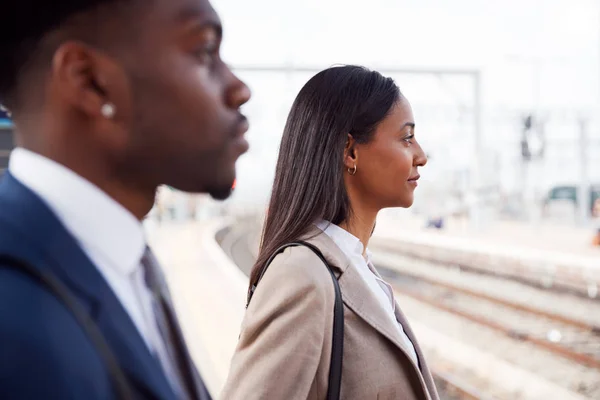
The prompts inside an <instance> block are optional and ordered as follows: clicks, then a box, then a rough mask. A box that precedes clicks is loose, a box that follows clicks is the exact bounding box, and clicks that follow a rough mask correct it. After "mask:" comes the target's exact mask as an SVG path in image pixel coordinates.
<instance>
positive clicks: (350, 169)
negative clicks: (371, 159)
mask: <svg viewBox="0 0 600 400" xmlns="http://www.w3.org/2000/svg"><path fill="white" fill-rule="evenodd" d="M348 173H349V174H350V175H353V176H354V175H356V164H354V168H348Z"/></svg>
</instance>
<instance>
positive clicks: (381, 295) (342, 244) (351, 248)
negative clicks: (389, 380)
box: [316, 221, 418, 365]
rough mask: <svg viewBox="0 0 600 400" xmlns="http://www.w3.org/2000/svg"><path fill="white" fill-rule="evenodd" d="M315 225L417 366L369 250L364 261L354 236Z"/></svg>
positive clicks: (325, 224)
mask: <svg viewBox="0 0 600 400" xmlns="http://www.w3.org/2000/svg"><path fill="white" fill-rule="evenodd" d="M316 225H317V227H319V229H321V230H322V231H323V232H324V233H325V234H326V235H327V236H329V237H330V238H331V240H333V242H334V243H335V244H336V245H337V246H338V247H339V248H340V249H341V250H342V251H343V252H344V254H346V256H348V258H349V259H350V263H351V265H350V266H351V267H352V268H356V270H357V271H358V273H359V274H360V276H361V277H362V278H363V279H364V281H365V283H366V284H367V286H368V287H369V289H370V290H371V293H372V294H373V296H375V298H376V299H377V300H378V302H379V304H380V305H381V307H383V309H384V310H385V312H386V314H387V315H388V316H389V317H390V318H391V319H392V321H393V322H395V325H396V326H397V327H398V330H399V331H400V336H401V337H402V339H403V340H404V342H405V343H406V345H407V347H408V349H409V350H410V354H409V355H410V357H411V358H412V359H413V361H414V362H415V364H417V365H418V358H417V353H416V352H415V347H414V345H413V344H412V342H411V341H410V339H409V338H408V336H407V335H406V333H405V332H404V328H403V327H402V324H401V323H400V322H398V320H397V319H396V314H395V308H396V301H395V299H394V291H393V289H392V287H391V286H390V285H389V284H388V283H387V282H385V281H384V280H382V279H380V278H379V277H378V276H377V275H375V273H374V269H375V267H374V266H373V263H372V262H371V252H370V251H369V249H367V251H366V254H367V259H366V260H365V258H364V257H363V250H364V246H363V244H362V243H361V241H360V240H359V239H358V238H357V237H356V236H354V235H353V234H351V233H350V232H348V231H346V230H345V229H343V228H341V227H339V226H337V225H335V224H332V223H330V222H328V221H320V222H318V223H317V224H316Z"/></svg>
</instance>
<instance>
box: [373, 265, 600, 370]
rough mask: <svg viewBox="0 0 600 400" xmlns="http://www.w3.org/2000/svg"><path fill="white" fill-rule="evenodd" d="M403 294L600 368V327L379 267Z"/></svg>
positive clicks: (404, 272) (426, 278)
mask: <svg viewBox="0 0 600 400" xmlns="http://www.w3.org/2000/svg"><path fill="white" fill-rule="evenodd" d="M378 269H379V271H380V272H381V273H382V274H383V275H385V276H386V278H387V279H389V282H390V284H391V285H392V286H393V287H394V289H395V290H397V291H399V292H400V293H402V294H404V295H407V296H410V297H412V298H414V299H416V300H418V301H421V302H424V303H427V304H429V305H431V306H433V307H435V308H438V309H441V310H444V311H447V312H449V313H452V314H454V315H458V316H460V317H462V318H465V319H468V320H470V321H473V322H475V323H477V324H480V325H484V326H486V327H488V328H491V329H493V330H496V331H499V332H501V333H503V334H505V335H507V336H509V337H511V338H514V339H516V340H521V341H526V342H529V343H531V344H533V345H535V346H538V347H541V348H543V349H545V350H547V351H550V352H552V353H554V354H556V355H559V356H561V357H564V358H567V359H570V360H573V361H575V362H577V363H580V364H582V365H586V366H588V367H591V368H596V369H600V327H598V326H595V325H592V324H589V323H586V322H583V321H579V320H575V319H572V318H569V317H567V316H564V315H559V314H554V313H550V312H548V311H544V310H539V309H536V308H534V307H530V306H528V305H525V304H521V303H517V302H512V301H510V300H507V299H501V298H498V297H495V296H491V295H489V294H486V293H482V292H477V291H474V290H471V289H468V288H464V287H459V286H456V285H452V284H449V283H447V282H443V281H440V280H436V279H433V278H431V277H425V276H422V275H415V274H411V273H408V272H407V271H402V272H400V271H398V270H397V269H395V268H389V267H382V266H379V267H378Z"/></svg>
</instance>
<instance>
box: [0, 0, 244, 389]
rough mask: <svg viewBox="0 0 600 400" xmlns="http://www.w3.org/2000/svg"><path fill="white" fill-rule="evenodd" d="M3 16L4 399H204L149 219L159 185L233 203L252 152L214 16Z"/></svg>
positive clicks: (16, 4) (142, 5)
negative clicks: (6, 141)
mask: <svg viewBox="0 0 600 400" xmlns="http://www.w3.org/2000/svg"><path fill="white" fill-rule="evenodd" d="M6 3H7V4H4V5H3V6H2V13H1V14H0V24H1V25H2V26H5V27H10V30H9V31H10V33H8V34H7V36H3V37H0V54H1V55H2V63H0V103H2V104H3V105H4V106H6V108H7V109H9V110H10V112H11V114H12V119H13V121H14V123H15V132H16V143H17V148H16V149H15V150H14V151H13V154H12V156H11V160H10V164H9V170H8V173H6V174H5V176H4V178H3V179H2V182H1V183H0V260H1V261H0V398H2V399H60V400H66V399H85V400H92V399H116V398H136V399H146V398H148V399H161V400H174V399H203V400H204V399H208V398H209V397H210V396H209V394H208V392H207V390H206V388H205V386H204V383H203V381H202V379H201V377H200V376H199V375H198V373H197V370H196V368H195V366H194V365H193V363H192V361H191V359H190V357H189V353H188V351H187V347H186V345H185V342H184V340H183V337H182V335H181V331H180V329H179V324H178V321H177V316H176V314H175V312H174V310H173V307H172V304H171V302H170V297H169V293H168V289H167V288H166V286H165V283H164V279H163V277H162V274H161V269H160V267H159V266H158V264H157V262H156V260H155V259H154V257H153V255H152V252H151V251H150V249H149V248H148V247H147V246H146V241H145V238H144V233H143V230H142V225H141V222H140V221H141V220H142V218H143V217H144V216H145V215H146V214H147V213H148V211H149V210H150V209H151V208H152V205H153V203H154V196H155V193H156V189H157V187H158V186H159V185H162V184H166V185H170V186H172V187H174V188H176V189H179V190H184V191H189V192H204V193H209V194H211V195H212V196H213V197H214V198H217V199H223V198H225V197H227V196H228V195H229V194H230V192H231V187H232V183H233V182H234V179H235V162H236V160H237V158H238V157H239V156H240V155H241V154H242V153H244V152H245V151H246V150H247V148H248V143H247V142H246V141H245V139H244V138H243V134H244V133H245V131H246V130H247V128H248V126H247V122H246V119H245V117H243V115H242V114H241V113H240V111H239V108H240V106H241V105H242V104H244V103H245V102H246V101H248V99H249V97H250V93H249V89H248V88H247V87H246V86H245V85H244V84H243V83H242V82H241V81H240V80H239V79H238V78H237V77H236V76H234V75H233V74H232V72H231V71H230V70H229V68H228V67H227V66H226V65H225V64H224V63H223V61H222V60H221V58H220V56H219V48H220V43H221V35H222V29H221V24H220V21H219V19H218V16H217V15H216V13H215V11H214V10H213V9H212V7H211V6H210V4H209V3H208V1H207V0H153V1H139V0H63V1H59V2H49V1H47V0H8V1H7V2H6ZM26 266H29V267H27V268H32V270H33V271H34V272H35V273H32V272H27V271H26ZM38 275H41V276H43V277H46V278H47V279H50V280H53V281H54V282H57V284H58V286H60V287H61V288H62V289H61V290H63V292H64V291H66V293H67V297H68V298H70V299H71V301H72V302H73V303H74V305H75V309H77V310H79V312H80V313H81V314H83V315H84V316H85V317H87V319H88V325H89V324H90V323H91V324H92V325H93V327H95V329H97V331H98V332H99V333H100V335H99V336H100V337H101V338H100V339H101V340H100V339H98V338H96V339H94V337H93V335H90V333H89V332H88V331H86V330H85V329H84V327H85V326H86V325H85V324H83V323H81V321H80V320H78V319H77V317H76V315H77V314H76V313H75V311H73V309H71V308H69V307H68V306H67V305H66V303H65V301H63V300H62V299H61V298H59V296H58V295H57V294H56V292H55V291H54V290H51V289H50V288H49V287H48V286H46V285H44V284H42V283H41V281H40V280H38V278H37V276H38ZM98 343H104V344H105V345H107V348H108V349H104V350H103V348H102V346H99V345H98ZM107 354H108V356H107ZM111 357H112V361H113V363H111V362H110V360H111ZM114 361H116V363H115V362H114ZM115 371H118V373H115ZM115 377H117V378H119V379H117V378H115ZM124 388H126V389H127V390H125V389H124Z"/></svg>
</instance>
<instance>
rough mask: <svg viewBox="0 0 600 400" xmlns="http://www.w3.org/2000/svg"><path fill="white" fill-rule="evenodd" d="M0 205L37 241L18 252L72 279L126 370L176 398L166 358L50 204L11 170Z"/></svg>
mask: <svg viewBox="0 0 600 400" xmlns="http://www.w3.org/2000/svg"><path fill="white" fill-rule="evenodd" d="M0 210H2V212H0V218H1V219H2V220H3V221H4V222H6V223H8V224H10V225H12V226H13V227H14V229H15V230H16V231H18V232H19V233H20V234H22V235H23V236H24V237H25V238H26V239H27V240H28V241H29V242H30V243H31V247H32V249H33V251H31V252H29V251H27V252H24V253H23V254H19V255H18V256H19V257H22V258H23V259H24V260H26V261H29V262H30V263H32V264H33V265H34V266H35V267H38V268H40V269H45V270H46V271H47V272H50V273H52V274H53V275H55V276H56V277H57V278H59V279H60V280H61V281H62V282H63V283H65V284H66V285H67V287H68V288H69V289H70V290H71V291H72V294H73V295H75V297H76V299H77V300H79V302H80V304H81V305H82V306H83V307H84V308H85V309H86V310H87V311H88V312H89V313H90V315H92V317H93V318H94V319H95V321H96V323H97V325H98V327H99V328H100V331H101V332H102V333H103V335H104V338H105V339H106V341H107V342H108V344H109V346H110V348H111V350H112V351H113V353H114V354H115V356H116V357H117V359H118V360H119V363H120V365H121V367H122V368H123V369H124V371H125V372H126V373H127V374H128V375H129V376H130V377H131V378H132V379H133V380H134V381H135V382H136V383H137V384H138V385H140V386H141V387H143V388H144V389H145V390H147V391H148V392H150V393H152V395H153V396H154V397H156V398H159V399H165V400H166V399H172V398H174V397H175V396H174V394H173V392H172V390H171V388H170V385H169V383H168V381H167V380H166V377H165V375H164V373H162V370H161V368H160V364H159V363H158V361H157V360H156V359H155V358H154V357H153V356H152V355H151V354H150V351H149V350H148V348H147V347H146V345H145V342H144V341H143V339H142V337H141V335H140V334H139V332H138V330H137V328H136V327H135V325H134V323H133V322H132V320H131V318H130V317H129V315H128V314H127V312H126V311H125V309H124V308H123V306H122V305H121V303H120V302H119V300H118V299H117V297H116V296H115V294H114V293H113V292H112V290H111V289H110V287H109V286H108V284H107V283H106V281H105V280H104V278H103V277H102V275H101V274H100V272H99V271H98V269H97V268H96V266H95V265H94V264H93V263H92V262H91V261H90V259H89V258H88V257H87V255H86V254H85V253H84V252H83V250H82V249H81V248H80V247H79V245H78V243H77V241H76V240H75V239H74V238H73V237H72V236H71V234H70V233H69V232H68V231H67V230H66V228H65V227H64V226H63V225H62V224H61V223H60V221H59V220H58V219H57V217H56V216H55V215H54V213H52V211H51V210H50V209H49V208H48V207H47V206H46V204H45V203H44V202H43V201H42V200H41V199H40V198H39V197H38V196H37V195H36V194H34V193H33V192H31V191H30V190H29V189H28V188H26V187H25V186H23V185H22V184H21V183H20V182H18V181H17V180H16V179H15V178H13V177H12V176H11V175H10V173H6V174H5V176H4V178H3V181H2V184H1V185H0ZM31 227H35V229H31Z"/></svg>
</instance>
